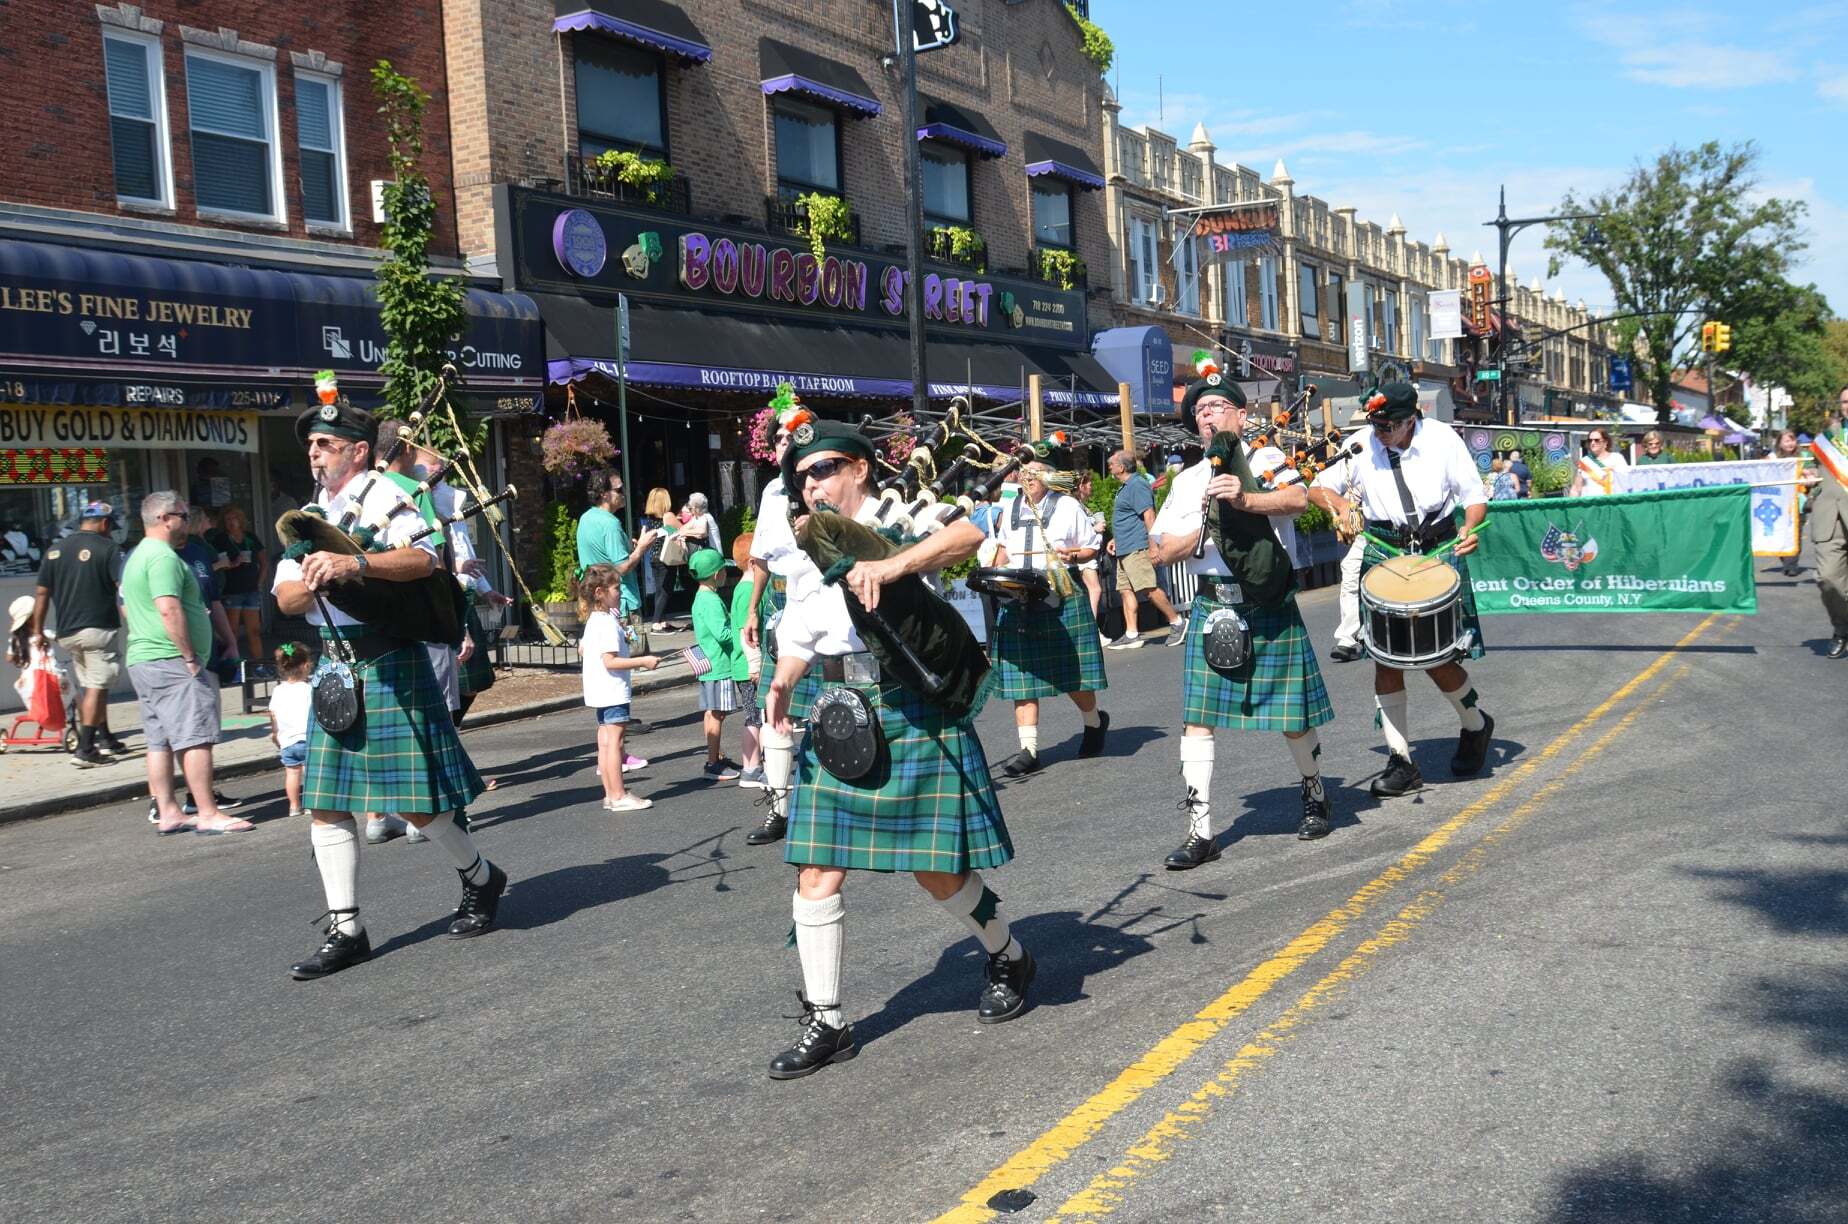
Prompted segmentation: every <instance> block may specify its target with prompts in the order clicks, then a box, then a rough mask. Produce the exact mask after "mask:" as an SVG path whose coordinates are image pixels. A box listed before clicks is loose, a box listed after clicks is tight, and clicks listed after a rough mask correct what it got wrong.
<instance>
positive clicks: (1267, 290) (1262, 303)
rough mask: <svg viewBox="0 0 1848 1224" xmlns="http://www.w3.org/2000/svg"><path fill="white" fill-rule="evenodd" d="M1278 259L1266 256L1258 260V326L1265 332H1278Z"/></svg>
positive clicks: (1273, 256)
mask: <svg viewBox="0 0 1848 1224" xmlns="http://www.w3.org/2000/svg"><path fill="white" fill-rule="evenodd" d="M1279 313H1280V312H1279V310H1278V306H1277V257H1276V256H1275V255H1265V256H1263V257H1262V258H1260V259H1259V260H1258V326H1259V327H1261V328H1263V329H1264V330H1265V331H1276V330H1277V319H1278V315H1279Z"/></svg>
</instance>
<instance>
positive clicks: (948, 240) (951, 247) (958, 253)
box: [930, 225, 988, 272]
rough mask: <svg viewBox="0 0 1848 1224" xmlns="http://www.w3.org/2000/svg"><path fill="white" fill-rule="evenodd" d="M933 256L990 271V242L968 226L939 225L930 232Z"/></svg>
mask: <svg viewBox="0 0 1848 1224" xmlns="http://www.w3.org/2000/svg"><path fill="white" fill-rule="evenodd" d="M930 250H931V254H932V255H935V256H936V257H937V258H938V259H947V260H953V261H955V262H957V263H960V264H965V265H967V266H968V267H971V268H974V269H975V270H976V271H977V272H986V271H988V242H987V240H986V239H984V238H983V237H982V236H981V235H980V234H978V233H976V232H975V231H974V230H972V229H970V228H969V227H968V226H966V225H938V226H933V227H932V228H931V231H930Z"/></svg>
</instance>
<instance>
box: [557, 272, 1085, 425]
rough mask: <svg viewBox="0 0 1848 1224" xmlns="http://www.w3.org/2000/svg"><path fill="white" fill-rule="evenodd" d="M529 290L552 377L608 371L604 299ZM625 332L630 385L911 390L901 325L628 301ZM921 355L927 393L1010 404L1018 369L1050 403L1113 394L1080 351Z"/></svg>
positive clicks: (991, 347)
mask: <svg viewBox="0 0 1848 1224" xmlns="http://www.w3.org/2000/svg"><path fill="white" fill-rule="evenodd" d="M533 296H534V300H535V301H537V302H538V304H539V310H540V314H541V315H542V316H543V317H544V319H545V328H546V358H547V369H548V372H549V374H550V377H551V380H552V381H553V382H558V383H562V382H574V381H576V380H578V379H580V378H584V377H586V376H589V375H593V374H594V375H600V376H603V377H614V376H615V375H616V372H617V370H616V362H615V348H616V325H615V313H616V312H615V311H614V310H613V309H612V308H610V307H608V306H601V305H598V304H596V303H593V302H590V301H587V300H585V299H584V298H579V297H566V296H562V295H554V294H535V295H533ZM629 331H630V346H629V366H628V377H629V379H630V380H631V381H633V382H637V383H643V384H647V385H651V386H661V387H683V388H690V389H697V390H700V391H704V392H737V393H742V394H747V395H763V396H769V395H771V394H773V393H774V392H775V390H776V384H777V383H779V382H785V381H786V382H790V383H793V384H794V385H795V388H796V391H797V392H798V393H799V394H801V395H804V396H808V397H825V396H835V397H840V398H849V399H904V398H908V397H909V396H910V394H911V377H910V369H911V350H910V346H909V345H908V344H907V343H906V340H905V336H904V333H903V332H898V331H891V330H887V329H883V328H865V327H844V326H840V325H828V324H815V323H804V322H793V321H789V322H786V321H784V320H781V319H773V318H750V317H747V316H743V315H733V314H724V313H720V312H716V311H703V310H688V309H678V308H674V307H656V306H645V305H640V304H635V305H631V307H630V309H629ZM928 356H929V364H930V377H931V385H930V395H931V398H933V399H948V398H950V397H951V396H955V395H964V394H967V395H970V396H971V397H972V398H977V399H987V400H997V401H1003V402H1007V401H1012V400H1015V399H1018V398H1019V397H1020V387H1021V385H1022V384H1023V383H1024V382H1025V380H1026V377H1027V376H1028V375H1030V374H1038V375H1040V376H1041V378H1042V380H1043V381H1044V385H1045V388H1046V392H1047V398H1048V399H1049V400H1051V401H1052V402H1055V403H1069V404H1076V405H1077V406H1080V407H1113V406H1114V405H1115V404H1116V402H1117V400H1116V390H1115V388H1116V382H1115V380H1114V379H1112V378H1111V377H1110V375H1109V374H1107V373H1106V372H1105V371H1104V369H1103V367H1102V366H1100V365H1098V364H1097V362H1096V361H1095V360H1093V359H1092V358H1091V357H1090V356H1089V355H1088V354H1084V353H1067V352H1062V351H1059V350H1055V349H1039V348H1035V347H1032V346H1028V345H1008V344H984V343H979V342H975V341H958V340H948V339H940V338H938V337H936V336H932V337H931V338H930V341H929V353H928Z"/></svg>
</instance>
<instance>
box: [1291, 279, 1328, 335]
mask: <svg viewBox="0 0 1848 1224" xmlns="http://www.w3.org/2000/svg"><path fill="white" fill-rule="evenodd" d="M1320 275H1321V273H1320V271H1319V270H1318V269H1317V268H1316V266H1315V265H1314V264H1312V263H1303V264H1298V265H1296V311H1297V314H1298V315H1299V316H1300V317H1301V320H1302V325H1303V335H1305V336H1315V337H1317V338H1320V336H1321V334H1322V321H1321V319H1320V318H1318V317H1317V315H1316V308H1317V303H1319V302H1320V301H1321V299H1322V294H1321V290H1320V282H1319V278H1320Z"/></svg>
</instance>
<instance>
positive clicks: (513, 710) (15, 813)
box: [0, 673, 698, 825]
mask: <svg viewBox="0 0 1848 1224" xmlns="http://www.w3.org/2000/svg"><path fill="white" fill-rule="evenodd" d="M697 683H698V681H697V680H696V679H695V678H694V677H693V676H692V675H691V674H690V673H680V674H674V675H669V676H663V677H661V678H660V679H658V680H655V681H654V682H653V683H651V684H648V685H646V686H644V685H643V684H641V683H639V682H638V683H637V684H636V685H635V691H636V692H637V694H648V693H659V692H664V691H666V690H669V689H677V688H686V687H687V686H689V685H693V684H697ZM583 704H584V699H583V698H582V697H548V698H546V699H545V700H544V701H529V702H527V703H525V704H524V705H514V706H508V707H506V708H505V709H501V710H492V711H489V712H487V713H484V714H482V715H481V716H480V717H478V718H471V719H469V720H468V723H467V725H466V726H464V727H463V728H462V733H463V734H464V735H466V734H468V733H469V732H472V731H475V730H478V729H480V728H482V727H493V726H497V725H499V724H501V723H510V722H518V721H520V720H521V719H526V718H538V717H540V716H541V715H544V714H559V713H562V712H564V711H566V710H572V709H578V708H581V707H582V706H583ZM275 768H276V761H275V758H274V757H273V756H272V755H271V754H269V753H267V752H266V753H264V754H263V755H262V756H259V757H251V758H249V759H247V760H242V761H230V762H227V763H225V764H222V765H219V764H215V765H214V766H213V769H212V778H213V781H217V780H218V779H220V778H242V777H248V776H250V775H251V774H260V773H269V772H271V771H272V770H274V769H275ZM147 793H148V782H147V777H146V775H145V774H144V775H143V776H141V777H139V778H136V779H134V780H133V781H128V782H111V783H108V784H107V785H104V786H98V787H94V788H92V789H89V790H84V791H79V792H75V793H66V794H61V795H47V796H46V797H45V798H43V799H33V800H30V801H29V802H26V803H22V804H19V805H18V806H17V807H7V808H0V825H5V824H12V823H13V822H15V821H20V820H38V819H40V818H42V817H45V816H56V815H58V814H59V813H62V812H69V811H75V810H77V809H79V808H88V807H97V806H99V805H101V804H105V803H119V802H122V801H124V800H129V799H144V798H146V797H147Z"/></svg>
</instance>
